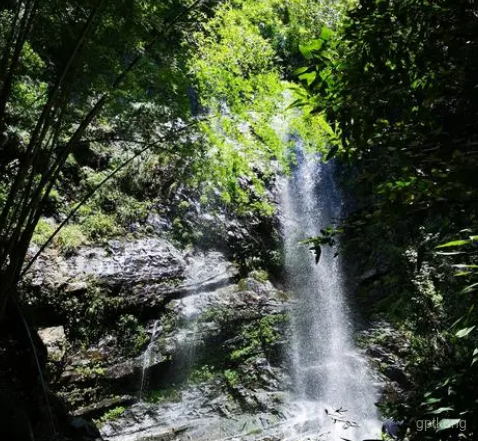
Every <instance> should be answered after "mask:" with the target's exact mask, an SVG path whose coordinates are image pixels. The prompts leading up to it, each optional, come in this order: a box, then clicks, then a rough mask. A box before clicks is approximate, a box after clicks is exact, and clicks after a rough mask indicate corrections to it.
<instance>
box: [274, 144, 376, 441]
mask: <svg viewBox="0 0 478 441" xmlns="http://www.w3.org/2000/svg"><path fill="white" fill-rule="evenodd" d="M282 194H283V196H282V207H281V208H282V224H283V233H284V237H285V256H286V271H287V285H288V290H289V292H291V293H292V294H293V295H294V296H295V301H294V307H293V311H292V331H293V341H292V343H291V346H292V347H291V358H292V366H293V384H294V389H295V390H294V397H293V400H292V406H293V408H294V410H293V411H292V416H291V418H290V420H289V423H290V424H289V430H288V431H286V432H287V433H286V435H288V436H290V438H291V439H294V440H296V439H302V438H301V437H300V434H303V435H304V436H305V434H306V433H307V434H311V433H314V434H315V435H316V436H317V434H318V433H321V434H322V437H323V438H325V439H333V440H340V439H341V438H345V439H349V440H352V441H356V440H362V439H366V438H368V439H380V430H379V427H380V425H379V423H378V420H377V418H378V417H377V411H376V408H375V405H374V403H375V402H376V398H377V397H376V392H375V390H374V388H373V385H372V381H371V377H370V373H369V370H368V368H367V363H366V361H365V360H364V358H363V357H362V356H361V355H360V354H359V353H358V352H357V350H356V349H355V348H354V344H353V338H352V332H353V327H352V324H351V319H350V314H349V310H348V305H347V301H346V298H345V287H344V280H343V270H342V265H341V259H340V257H336V256H335V253H336V251H335V250H334V249H333V248H332V247H329V246H323V247H322V253H321V256H320V260H319V263H318V264H316V262H315V256H314V255H313V254H312V253H311V252H310V251H308V249H307V245H304V244H300V243H299V241H301V240H304V239H307V238H308V237H314V236H318V235H320V229H323V228H325V227H326V226H328V225H330V224H332V223H333V221H334V220H338V219H339V218H340V217H341V211H342V207H341V197H340V193H339V191H338V189H337V185H336V184H335V180H334V166H333V165H332V164H323V163H321V162H320V161H319V159H318V158H317V156H316V155H315V156H313V157H309V158H308V157H307V155H305V154H303V153H302V152H300V151H299V152H298V154H297V165H296V166H295V170H294V171H293V176H292V177H291V178H290V179H289V181H288V183H287V185H286V186H285V188H284V190H283V193H282ZM339 409H340V411H338V410H339ZM334 421H335V423H334ZM377 428H378V430H377ZM319 438H320V437H319ZM304 439H309V438H304ZM313 439H317V438H313ZM320 439H322V438H320Z"/></svg>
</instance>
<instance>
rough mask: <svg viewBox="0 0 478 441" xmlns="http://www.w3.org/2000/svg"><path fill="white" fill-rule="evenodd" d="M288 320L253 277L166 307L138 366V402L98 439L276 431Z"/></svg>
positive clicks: (280, 299)
mask: <svg viewBox="0 0 478 441" xmlns="http://www.w3.org/2000/svg"><path fill="white" fill-rule="evenodd" d="M254 275H255V274H254ZM256 277H257V276H256ZM288 319H289V316H288V304H287V301H286V298H285V296H284V294H283V293H281V292H280V291H278V290H276V289H274V288H273V286H272V285H271V284H270V283H269V282H267V281H262V280H257V278H254V277H250V278H247V279H243V280H241V281H240V283H238V284H233V285H228V286H226V287H223V288H219V289H216V290H211V291H199V292H194V293H191V294H190V295H188V296H186V297H183V298H181V299H175V300H172V301H171V302H170V304H169V305H168V309H167V313H166V314H165V315H164V316H163V317H162V318H161V319H160V320H159V321H158V322H156V323H153V324H152V326H151V328H150V329H151V333H152V339H151V342H150V343H149V345H148V348H147V350H146V351H145V352H144V355H143V356H142V357H141V358H139V359H138V360H137V361H138V367H141V369H142V372H141V374H142V381H141V386H142V388H143V390H142V393H141V396H142V400H141V401H140V402H139V403H137V404H135V405H134V406H132V407H131V408H129V409H128V410H126V411H125V412H124V414H122V415H121V416H120V417H119V418H116V419H114V420H111V421H106V422H105V423H104V424H103V425H102V428H101V431H102V434H103V436H104V438H105V439H107V440H121V441H126V440H131V441H133V440H135V441H136V440H138V441H139V440H146V439H155V440H156V439H170V440H173V439H191V440H192V439H195V440H210V439H221V438H222V437H227V436H233V435H237V434H242V437H241V439H247V436H246V438H244V436H245V435H247V434H249V435H250V436H252V434H253V433H255V434H257V433H260V432H262V431H263V430H265V428H266V427H269V426H271V425H274V424H276V423H278V421H279V419H280V412H281V408H282V404H283V400H284V395H285V390H286V389H287V386H288V384H289V377H288V373H287V369H286V368H285V364H286V360H287V356H286V354H285V341H286V338H287V333H288ZM250 439H253V438H250Z"/></svg>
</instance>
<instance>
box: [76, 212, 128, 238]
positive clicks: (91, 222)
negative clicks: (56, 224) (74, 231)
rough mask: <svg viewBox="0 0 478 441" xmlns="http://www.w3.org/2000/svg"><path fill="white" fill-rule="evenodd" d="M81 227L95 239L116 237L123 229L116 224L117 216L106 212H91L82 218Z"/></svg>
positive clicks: (88, 235)
mask: <svg viewBox="0 0 478 441" xmlns="http://www.w3.org/2000/svg"><path fill="white" fill-rule="evenodd" d="M81 229H82V230H83V232H84V234H86V235H87V237H88V238H90V239H91V240H94V241H99V240H107V239H109V238H112V237H115V236H116V235H117V234H119V233H120V231H121V229H120V228H119V227H118V225H117V224H116V217H115V216H113V215H108V214H104V213H101V212H100V213H95V214H93V213H92V214H90V215H88V216H87V217H85V218H84V219H83V220H81Z"/></svg>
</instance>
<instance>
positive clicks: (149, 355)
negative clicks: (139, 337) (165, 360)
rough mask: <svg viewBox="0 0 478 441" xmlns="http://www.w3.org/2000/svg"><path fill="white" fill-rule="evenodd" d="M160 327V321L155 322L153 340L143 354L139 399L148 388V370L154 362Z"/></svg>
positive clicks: (152, 332)
mask: <svg viewBox="0 0 478 441" xmlns="http://www.w3.org/2000/svg"><path fill="white" fill-rule="evenodd" d="M159 325H160V320H155V321H154V323H153V329H152V331H151V339H150V341H149V344H148V346H147V348H146V350H145V351H144V353H143V369H142V371H141V384H140V389H139V399H140V400H141V399H143V393H144V390H145V389H146V388H147V386H148V368H149V366H150V365H151V363H152V362H153V349H154V342H155V338H156V335H157V334H158V329H159Z"/></svg>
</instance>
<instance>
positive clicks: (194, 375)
mask: <svg viewBox="0 0 478 441" xmlns="http://www.w3.org/2000/svg"><path fill="white" fill-rule="evenodd" d="M213 379H214V372H213V368H212V367H211V366H208V365H204V366H199V367H197V368H196V369H194V370H193V371H192V372H191V373H190V374H189V381H191V382H192V383H195V384H199V383H206V382H209V381H212V380H213Z"/></svg>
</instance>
